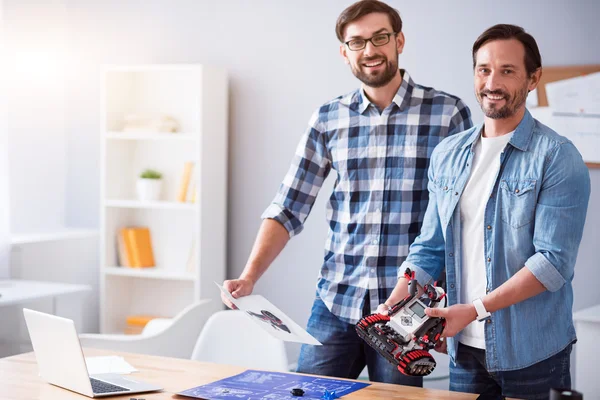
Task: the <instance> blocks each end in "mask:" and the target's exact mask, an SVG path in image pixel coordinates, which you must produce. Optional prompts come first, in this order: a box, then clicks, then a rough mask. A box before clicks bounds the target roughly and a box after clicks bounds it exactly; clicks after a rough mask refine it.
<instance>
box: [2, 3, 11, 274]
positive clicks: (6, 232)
mask: <svg viewBox="0 0 600 400" xmlns="http://www.w3.org/2000/svg"><path fill="white" fill-rule="evenodd" d="M3 10H4V7H3V1H2V0H0V55H2V54H4V52H5V47H6V38H5V29H4V12H3ZM7 82H8V79H7V73H6V65H4V64H0V279H6V278H8V276H9V260H10V221H9V215H10V214H9V210H10V200H9V197H8V188H9V183H8V182H9V181H8V178H9V172H8V131H7V119H6V116H7V114H6V105H7V102H6V98H7V96H6V86H7Z"/></svg>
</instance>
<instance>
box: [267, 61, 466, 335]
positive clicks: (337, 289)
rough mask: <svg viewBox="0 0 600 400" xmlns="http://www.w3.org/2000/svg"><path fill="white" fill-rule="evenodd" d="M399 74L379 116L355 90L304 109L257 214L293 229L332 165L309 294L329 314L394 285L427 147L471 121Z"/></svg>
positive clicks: (423, 201)
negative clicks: (282, 168) (309, 112)
mask: <svg viewBox="0 0 600 400" xmlns="http://www.w3.org/2000/svg"><path fill="white" fill-rule="evenodd" d="M400 72H401V73H402V75H403V79H402V84H401V85H400V88H399V89H398V93H396V95H395V96H394V99H393V101H392V104H390V105H389V106H388V107H387V108H386V109H385V110H383V111H382V112H381V113H380V111H379V110H378V109H377V107H376V106H375V105H374V104H372V103H371V102H370V101H369V99H368V98H367V97H366V96H365V93H364V91H363V90H362V89H359V90H355V91H353V92H351V93H349V94H347V95H344V96H340V97H338V98H336V99H334V100H332V101H330V102H328V103H326V104H324V105H323V106H322V107H320V108H319V109H318V110H317V111H316V112H315V113H314V114H313V116H312V118H311V120H310V122H309V126H308V129H307V130H306V132H305V134H304V135H303V137H302V140H301V141H300V143H299V145H298V148H297V150H296V155H295V157H294V160H293V162H292V165H291V167H290V170H289V171H288V173H287V175H286V177H285V179H284V181H283V183H282V184H281V186H280V187H279V190H278V192H277V195H276V196H275V199H274V200H273V202H272V203H271V205H270V206H269V207H268V208H267V210H266V211H265V212H264V213H263V215H262V217H263V218H272V219H275V220H277V221H278V222H280V223H281V224H282V225H283V226H284V227H285V228H286V229H287V230H288V232H289V234H290V237H292V236H294V235H296V234H298V233H300V232H301V231H302V228H303V224H304V221H305V220H306V217H308V214H309V213H310V210H311V208H312V206H313V204H314V201H315V199H316V197H317V194H318V192H319V189H320V188H321V185H322V184H323V181H324V180H325V178H326V177H327V175H328V174H329V172H330V171H331V170H332V169H333V170H335V171H336V172H337V179H336V181H335V185H334V188H333V193H332V194H331V197H330V198H329V202H328V204H327V221H328V223H329V233H328V236H327V242H326V244H325V257H324V262H323V266H322V268H321V272H320V276H319V279H318V282H317V293H318V295H319V296H320V297H321V299H322V300H323V302H324V303H325V304H326V305H327V307H328V308H329V310H331V312H332V313H333V314H335V315H336V316H338V317H339V318H340V319H341V320H343V321H346V322H348V323H352V324H355V323H357V322H358V320H359V319H360V318H361V317H362V314H363V305H364V304H363V302H364V301H365V297H366V296H367V294H368V296H369V302H370V304H369V306H370V308H371V310H375V309H376V308H377V305H379V304H380V303H383V302H384V301H385V300H386V299H387V298H388V297H389V295H390V293H391V291H392V290H393V288H394V286H395V285H396V282H397V279H398V278H397V276H398V268H399V266H400V265H401V264H402V263H403V262H404V260H405V259H406V256H407V255H408V248H409V246H410V244H411V243H412V242H413V241H414V239H415V238H416V237H417V236H418V234H419V231H420V229H421V223H422V222H423V216H424V214H425V209H426V208H427V202H428V199H429V193H428V191H427V184H428V178H427V169H428V167H429V157H430V156H431V153H432V152H433V149H434V147H435V146H436V145H437V144H438V143H439V142H440V141H441V140H442V139H444V138H445V137H446V136H448V135H451V134H454V133H458V132H461V131H464V130H466V129H468V128H470V127H471V126H472V123H471V114H470V111H469V109H468V108H467V106H466V105H465V104H464V103H463V102H462V101H461V100H460V99H459V98H457V97H455V96H451V95H449V94H447V93H444V92H440V91H437V90H434V89H432V88H428V87H424V86H421V85H417V84H415V83H414V82H413V80H412V79H411V78H410V75H409V74H408V72H406V71H404V70H401V71H400Z"/></svg>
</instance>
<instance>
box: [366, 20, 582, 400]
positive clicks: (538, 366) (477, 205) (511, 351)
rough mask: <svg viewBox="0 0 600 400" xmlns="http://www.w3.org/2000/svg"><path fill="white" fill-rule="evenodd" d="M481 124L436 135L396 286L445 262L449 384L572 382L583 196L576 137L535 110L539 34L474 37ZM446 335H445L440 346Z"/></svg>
mask: <svg viewBox="0 0 600 400" xmlns="http://www.w3.org/2000/svg"><path fill="white" fill-rule="evenodd" d="M473 67H474V75H475V94H476V97H477V100H478V102H479V104H480V106H481V109H482V110H483V112H484V114H485V118H484V123H483V124H481V125H478V126H476V127H473V128H471V129H469V130H467V131H465V132H462V133H460V134H457V135H454V136H452V137H449V138H447V139H445V140H444V141H442V143H440V144H439V145H438V146H437V147H436V149H435V150H434V152H433V155H432V158H431V165H430V168H429V186H428V189H429V205H428V207H427V211H426V212H425V218H424V221H423V226H422V228H421V233H420V235H419V237H418V238H417V239H416V240H415V241H414V242H413V244H412V245H411V247H410V252H409V255H408V257H407V259H406V261H405V262H404V263H403V264H402V266H401V267H400V269H399V281H398V284H397V285H396V288H395V289H394V291H393V293H392V295H391V296H390V298H388V300H387V301H386V302H385V304H382V305H380V306H379V307H378V310H379V311H380V312H382V313H385V310H386V309H387V307H388V305H393V304H395V303H397V302H398V301H400V300H401V299H402V298H404V296H405V295H406V294H407V281H406V279H404V278H401V277H400V276H401V274H403V272H404V270H405V269H406V268H407V267H409V268H412V269H413V270H414V271H416V277H417V279H418V281H419V282H420V283H421V284H425V283H428V282H431V281H432V280H434V279H435V278H436V277H438V275H439V274H440V273H441V272H442V270H443V269H444V267H445V269H446V279H447V282H446V283H447V294H448V300H449V307H448V308H444V309H427V311H426V312H427V314H428V315H430V316H436V317H444V318H446V321H447V325H446V329H445V331H444V334H443V335H444V336H445V337H447V338H448V339H447V351H448V353H449V355H450V358H451V361H452V363H451V366H450V388H451V390H455V391H461V392H472V393H485V394H487V395H490V396H498V397H499V396H502V395H504V396H510V397H518V398H536V399H537V398H546V397H547V396H548V394H549V390H550V388H551V387H567V388H568V387H570V385H571V378H570V371H569V355H570V353H571V345H572V343H573V342H574V341H575V340H576V337H575V330H574V327H573V321H572V306H573V288H572V286H571V282H572V280H573V269H574V266H575V259H576V256H577V250H578V248H579V243H580V241H581V236H582V232H583V226H584V222H585V216H586V211H587V206H588V200H589V195H590V180H589V173H588V170H587V168H586V166H585V164H584V162H583V160H582V158H581V155H580V154H579V152H578V151H577V149H576V148H575V147H574V146H573V144H572V143H571V142H570V141H569V140H567V139H565V138H564V137H562V136H559V135H558V134H557V133H556V132H554V131H552V130H551V129H550V128H548V127H546V126H544V125H542V124H541V123H539V122H538V121H536V120H535V119H533V118H532V116H531V115H530V114H529V112H528V111H527V110H526V108H525V100H526V97H527V94H528V92H530V91H531V90H533V89H535V87H536V86H537V84H538V82H539V79H540V76H541V73H542V71H541V57H540V54H539V50H538V47H537V44H536V42H535V39H534V38H533V37H531V35H529V34H527V33H526V32H525V31H524V30H523V29H522V28H520V27H517V26H514V25H496V26H493V27H491V28H490V29H488V30H487V31H485V32H484V33H483V34H482V35H481V36H480V37H479V38H478V39H477V41H476V42H475V44H474V45H473ZM445 346H446V344H445V343H444V344H443V345H442V346H440V350H441V351H446V348H445Z"/></svg>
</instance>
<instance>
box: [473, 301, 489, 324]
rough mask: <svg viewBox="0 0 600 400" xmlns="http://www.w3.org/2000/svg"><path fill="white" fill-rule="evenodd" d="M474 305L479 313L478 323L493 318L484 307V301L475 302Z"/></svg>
mask: <svg viewBox="0 0 600 400" xmlns="http://www.w3.org/2000/svg"><path fill="white" fill-rule="evenodd" d="M473 305H474V306H475V311H477V321H483V320H485V319H488V318H489V317H491V316H492V314H490V313H489V312H488V311H487V310H486V309H485V306H484V305H483V301H481V299H475V300H473Z"/></svg>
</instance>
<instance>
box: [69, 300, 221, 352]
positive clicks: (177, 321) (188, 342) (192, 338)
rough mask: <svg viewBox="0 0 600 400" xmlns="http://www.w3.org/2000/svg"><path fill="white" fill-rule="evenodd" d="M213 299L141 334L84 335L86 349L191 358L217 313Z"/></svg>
mask: <svg viewBox="0 0 600 400" xmlns="http://www.w3.org/2000/svg"><path fill="white" fill-rule="evenodd" d="M209 303H211V300H209V299H207V300H201V301H199V302H196V303H194V304H191V305H189V306H187V307H186V308H185V309H183V311H181V312H180V313H179V314H177V316H175V317H174V318H173V319H165V318H157V319H156V320H152V321H150V322H149V323H148V324H147V325H146V327H144V330H143V332H142V334H140V335H118V334H116V335H114V334H109V335H105V334H90V333H88V334H81V335H79V340H80V342H81V345H82V346H83V347H93V348H97V349H106V350H114V351H124V352H128V353H141V354H149V355H154V356H165V357H175V358H187V359H189V358H190V355H191V354H192V350H193V349H194V345H195V343H196V340H197V339H198V335H199V334H200V331H201V329H202V326H203V325H204V324H205V323H206V321H207V320H208V318H209V317H210V315H211V314H212V313H213V312H214V309H215V307H214V305H211V304H209Z"/></svg>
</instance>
